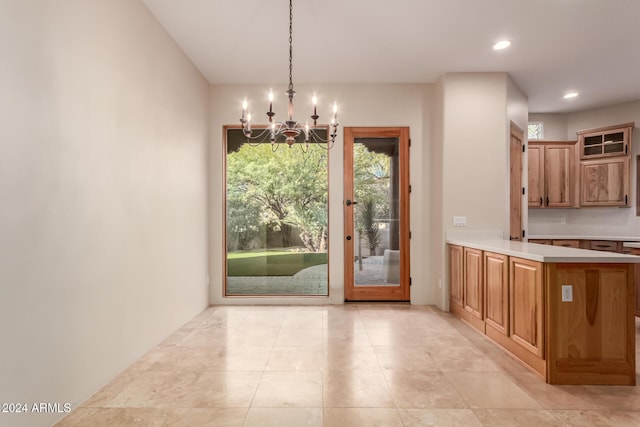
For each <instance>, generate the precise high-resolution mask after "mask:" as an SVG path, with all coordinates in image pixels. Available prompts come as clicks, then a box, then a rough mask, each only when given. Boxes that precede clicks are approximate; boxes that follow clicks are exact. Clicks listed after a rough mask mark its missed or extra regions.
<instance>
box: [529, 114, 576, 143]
mask: <svg viewBox="0 0 640 427" xmlns="http://www.w3.org/2000/svg"><path fill="white" fill-rule="evenodd" d="M529 121H530V122H542V123H543V124H544V126H543V129H542V139H544V140H547V141H554V140H556V141H562V140H565V139H573V138H575V137H576V136H575V134H574V135H573V136H572V137H569V136H568V135H567V115H566V114H561V113H554V114H540V113H538V114H534V113H532V114H529Z"/></svg>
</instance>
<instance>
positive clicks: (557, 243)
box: [552, 239, 580, 249]
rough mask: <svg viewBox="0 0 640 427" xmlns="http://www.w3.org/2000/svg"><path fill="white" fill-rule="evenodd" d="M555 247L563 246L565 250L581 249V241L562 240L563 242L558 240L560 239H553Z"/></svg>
mask: <svg viewBox="0 0 640 427" xmlns="http://www.w3.org/2000/svg"><path fill="white" fill-rule="evenodd" d="M552 244H553V246H562V247H565V248H576V249H580V240H573V239H572V240H567V239H562V240H558V239H553V242H552Z"/></svg>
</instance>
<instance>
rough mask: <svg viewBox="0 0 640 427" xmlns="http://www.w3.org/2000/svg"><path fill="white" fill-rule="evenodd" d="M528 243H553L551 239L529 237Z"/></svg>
mask: <svg viewBox="0 0 640 427" xmlns="http://www.w3.org/2000/svg"><path fill="white" fill-rule="evenodd" d="M527 242H528V243H537V244H539V245H550V244H551V239H529V240H527Z"/></svg>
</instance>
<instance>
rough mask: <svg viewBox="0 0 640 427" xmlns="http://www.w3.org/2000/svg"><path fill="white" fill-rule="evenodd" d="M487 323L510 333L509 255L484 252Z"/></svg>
mask: <svg viewBox="0 0 640 427" xmlns="http://www.w3.org/2000/svg"><path fill="white" fill-rule="evenodd" d="M484 287H485V294H484V295H485V310H484V316H485V319H484V320H485V323H486V325H487V327H492V328H494V329H497V330H498V331H499V332H500V333H502V334H503V335H507V336H508V335H509V263H508V257H507V256H506V255H502V254H496V253H492V252H485V253H484Z"/></svg>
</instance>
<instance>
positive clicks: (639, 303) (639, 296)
mask: <svg viewBox="0 0 640 427" xmlns="http://www.w3.org/2000/svg"><path fill="white" fill-rule="evenodd" d="M631 255H638V256H640V248H631ZM635 276H636V277H635V282H636V316H640V264H636V270H635Z"/></svg>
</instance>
